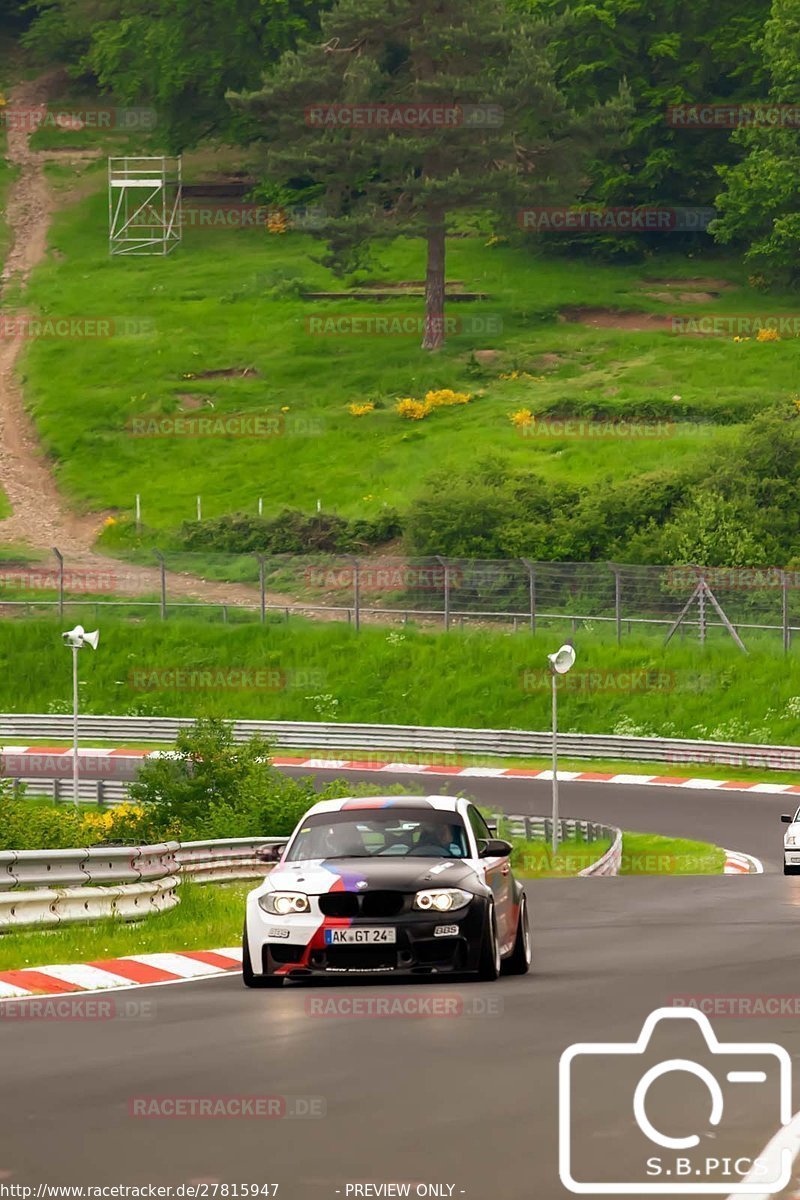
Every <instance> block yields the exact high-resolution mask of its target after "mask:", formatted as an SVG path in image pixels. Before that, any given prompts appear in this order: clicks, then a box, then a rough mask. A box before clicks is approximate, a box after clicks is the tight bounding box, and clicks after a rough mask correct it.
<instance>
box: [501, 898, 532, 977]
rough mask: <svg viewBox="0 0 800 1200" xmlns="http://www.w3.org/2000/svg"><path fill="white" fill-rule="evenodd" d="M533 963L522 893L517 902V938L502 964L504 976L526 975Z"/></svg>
mask: <svg viewBox="0 0 800 1200" xmlns="http://www.w3.org/2000/svg"><path fill="white" fill-rule="evenodd" d="M532 961H533V949H532V946H531V927H530V922H529V920H528V901H527V900H526V899H525V894H524V892H523V895H522V899H521V900H520V902H519V918H518V920H517V936H516V937H515V938H514V949H513V950H512V951H511V953H510V955H509V956H508V958H507V959H506V960H505V962H504V963H503V971H504V972H505V974H506V975H527V974H528V971H529V970H530V967H531V962H532Z"/></svg>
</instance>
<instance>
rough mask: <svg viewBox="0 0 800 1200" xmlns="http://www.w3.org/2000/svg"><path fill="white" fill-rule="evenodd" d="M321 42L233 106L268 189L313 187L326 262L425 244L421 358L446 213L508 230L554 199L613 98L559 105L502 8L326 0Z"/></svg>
mask: <svg viewBox="0 0 800 1200" xmlns="http://www.w3.org/2000/svg"><path fill="white" fill-rule="evenodd" d="M322 34H323V36H322V39H321V41H320V42H319V43H318V44H310V43H304V44H302V45H301V46H300V47H299V48H298V50H297V51H293V52H290V53H287V54H286V55H284V57H283V58H282V59H281V61H280V62H279V63H278V64H277V65H276V67H275V68H274V69H273V70H271V71H269V72H268V73H267V75H266V76H265V79H264V84H263V87H262V89H261V90H260V91H259V92H257V93H252V94H249V95H246V96H238V97H232V100H233V101H234V103H236V104H238V105H241V106H242V107H244V108H245V109H247V110H248V111H249V112H250V114H251V115H252V116H254V117H255V118H256V121H257V125H258V131H259V134H260V136H261V140H262V141H263V144H264V147H265V150H266V171H267V176H268V179H269V181H270V182H271V183H272V184H273V185H279V184H285V183H287V182H289V181H293V180H294V181H297V180H305V181H307V182H309V183H312V184H314V185H315V186H316V188H317V191H318V193H319V195H320V197H321V198H322V199H323V207H324V209H325V211H326V214H327V221H326V224H325V226H324V228H323V229H321V231H320V235H321V236H323V237H324V238H325V239H326V240H327V242H328V245H329V247H330V251H331V259H330V260H329V261H332V262H339V263H342V262H345V261H347V262H350V263H352V262H354V261H358V260H359V255H361V256H362V258H363V254H364V251H365V249H366V247H367V246H368V245H369V243H370V242H371V241H373V240H374V239H376V238H380V237H389V238H394V237H397V236H409V237H422V238H424V239H425V241H426V243H427V269H426V280H425V333H424V339H423V343H422V344H423V347H424V348H427V349H436V348H438V347H439V346H441V345H442V343H443V341H444V301H445V238H446V234H447V232H448V230H451V229H452V228H453V223H454V221H455V219H456V218H457V216H458V214H459V213H461V214H463V213H465V212H466V213H472V214H475V213H478V214H482V215H484V216H486V217H491V218H492V220H493V221H494V222H496V223H500V224H503V223H505V224H507V225H510V224H512V223H513V222H514V220H515V213H516V212H517V210H518V209H519V208H520V207H522V206H524V205H526V204H527V205H530V204H543V203H556V204H565V203H569V202H570V199H571V198H572V197H573V196H574V195H575V193H576V191H577V190H578V188H579V185H580V180H581V171H582V163H583V162H584V161H585V160H586V158H587V157H588V153H589V150H590V148H591V149H592V150H593V151H594V152H596V150H597V146H598V142H599V141H602V140H603V139H605V138H608V137H610V136H613V132H614V130H615V129H616V128H617V127H618V126H619V125H620V123H621V120H622V113H623V110H624V102H623V101H622V99H616V100H615V101H613V102H611V103H607V104H603V105H596V106H594V107H592V108H591V109H590V110H588V111H587V112H585V113H581V114H579V113H577V112H575V111H574V110H572V109H570V107H569V106H568V104H567V102H566V100H565V99H564V96H563V95H562V93H561V92H560V91H559V89H558V87H557V86H556V84H555V82H554V78H553V71H552V68H551V65H550V63H549V61H548V57H547V39H548V35H549V28H548V26H547V25H546V24H545V23H544V22H542V21H541V20H539V19H537V18H534V17H531V16H529V15H527V14H520V13H517V14H511V13H509V11H508V9H507V7H506V5H505V3H504V2H503V0H471V3H470V4H469V5H468V6H465V5H464V4H462V3H456V2H455V0H341V2H340V3H339V4H338V5H336V6H335V7H334V8H333V9H332V10H331V11H330V12H329V13H326V14H325V15H324V16H323V18H322ZM381 113H382V114H383V118H382V119H383V120H384V121H385V122H386V123H383V124H381V123H379V121H380V120H381V116H380V114H381ZM357 121H358V122H359V123H356V122H357Z"/></svg>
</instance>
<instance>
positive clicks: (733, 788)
mask: <svg viewBox="0 0 800 1200" xmlns="http://www.w3.org/2000/svg"><path fill="white" fill-rule="evenodd" d="M164 753H168V752H165V751H152V750H135V749H128V748H126V747H124V746H118V747H116V748H115V749H92V748H88V747H87V748H82V749H80V750H79V751H78V757H79V758H80V759H81V762H82V764H83V765H82V769H81V775H82V777H83V778H92V777H97V778H108V779H113V778H122V777H123V776H124V777H125V778H128V777H129V776H128V775H127V774H126V773H125V767H126V764H125V760H126V759H128V760H130V759H141V758H147V757H148V756H149V755H151V754H156V755H161V754H164ZM368 753H369V752H368ZM0 756H2V757H3V758H4V759H8V760H9V762H8V767H7V769H8V770H9V773H13V774H17V775H19V777H21V778H35V777H42V778H52V777H53V776H57V777H66V773H65V772H64V769H63V763H64V760H65V759H66V760H70V759H71V758H72V751H71V750H70V749H67V748H65V747H63V746H3V747H0ZM19 760H22V761H19ZM25 760H29V762H30V767H29V772H30V773H29V774H28V773H27V770H28V768H27V764H26V763H25ZM87 760H88V761H87ZM98 760H100V761H103V760H105V761H106V763H107V764H108V765H109V767H111V764H113V763H115V762H116V765H117V768H118V770H117V771H115V770H114V769H113V768H112V769H110V770H109V772H108V774H107V775H106V774H105V773H103V774H101V772H100V771H99V770H97V769H96V768H97V765H99V764H98ZM272 761H273V763H274V764H275V766H276V767H301V768H305V769H306V770H309V771H358V772H360V773H363V772H366V771H370V772H375V773H376V774H381V773H386V774H389V775H392V774H395V775H439V776H443V777H450V776H459V777H463V778H465V779H469V778H473V779H541V780H550V779H552V777H553V773H552V771H549V770H537V769H535V768H528V767H459V766H451V765H449V764H447V763H408V762H393V761H391V760H389V759H377V758H366V759H349V758H298V757H292V756H277V757H275V758H273V760H272ZM558 777H559V779H562V780H564V781H565V782H567V783H613V784H618V785H632V786H634V787H641V786H652V787H677V788H688V789H690V790H695V791H697V790H709V791H722V792H755V793H756V794H762V795H783V794H787V795H800V784H794V783H758V782H755V781H753V782H750V781H748V780H736V779H703V778H693V777H692V778H683V777H681V776H677V775H636V774H627V773H624V772H622V773H616V774H613V773H609V772H604V771H559V773H558Z"/></svg>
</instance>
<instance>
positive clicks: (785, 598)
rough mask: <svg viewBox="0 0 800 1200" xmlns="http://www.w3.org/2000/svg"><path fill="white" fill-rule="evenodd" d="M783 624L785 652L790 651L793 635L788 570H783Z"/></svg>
mask: <svg viewBox="0 0 800 1200" xmlns="http://www.w3.org/2000/svg"><path fill="white" fill-rule="evenodd" d="M781 624H782V625H783V653H784V654H788V653H789V647H790V646H791V644H792V642H791V639H792V635H791V632H790V631H789V580H788V579H787V578H786V572H785V571H781Z"/></svg>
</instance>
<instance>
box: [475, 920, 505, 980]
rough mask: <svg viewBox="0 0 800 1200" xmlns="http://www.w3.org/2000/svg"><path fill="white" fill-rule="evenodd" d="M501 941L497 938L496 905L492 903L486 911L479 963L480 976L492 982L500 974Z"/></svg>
mask: <svg viewBox="0 0 800 1200" xmlns="http://www.w3.org/2000/svg"><path fill="white" fill-rule="evenodd" d="M501 965H502V964H501V962H500V943H499V941H498V940H497V918H496V917H495V915H494V905H493V904H490V905H489V907H488V909H487V912H486V923H485V925H484V929H483V937H482V939H481V957H480V962H479V964H478V978H479V979H485V980H486V981H487V982H491V981H492V980H495V979H497V978H499V976H500V968H501Z"/></svg>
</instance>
